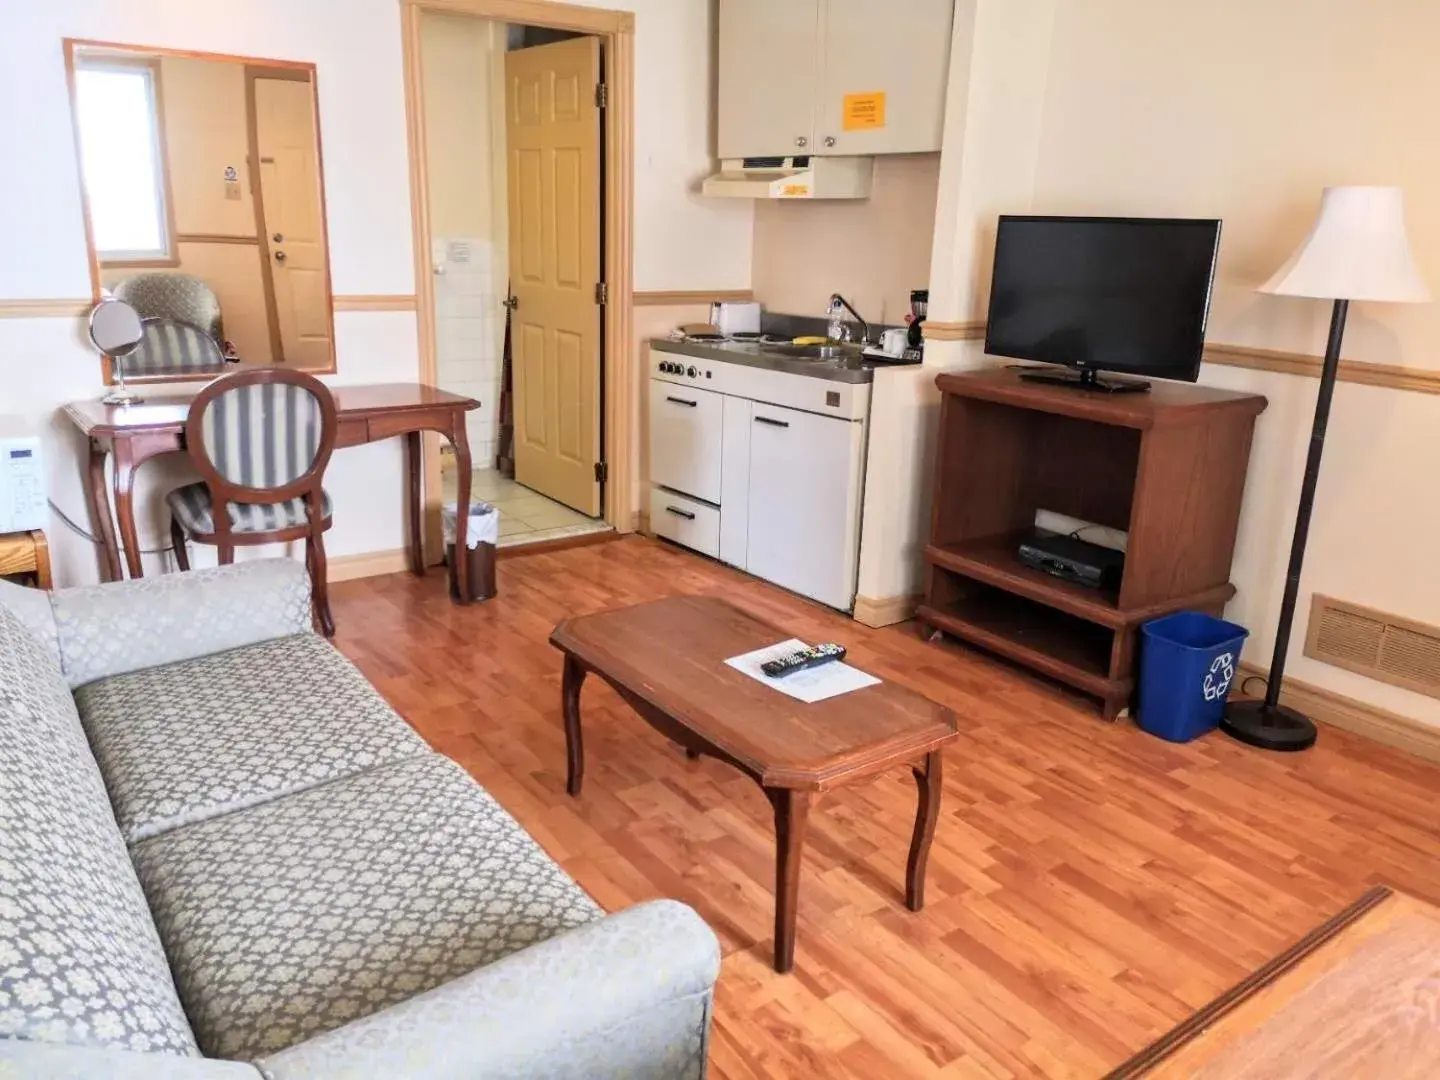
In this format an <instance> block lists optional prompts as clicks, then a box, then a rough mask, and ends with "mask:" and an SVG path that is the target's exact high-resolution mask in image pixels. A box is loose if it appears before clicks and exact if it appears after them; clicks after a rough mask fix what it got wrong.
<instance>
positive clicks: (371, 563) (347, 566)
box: [326, 550, 410, 584]
mask: <svg viewBox="0 0 1440 1080" xmlns="http://www.w3.org/2000/svg"><path fill="white" fill-rule="evenodd" d="M327 569H328V573H327V574H326V580H327V581H329V582H330V583H331V584H334V583H335V582H337V581H354V580H355V579H356V578H367V577H379V576H380V575H381V574H403V573H404V572H405V571H407V570H409V569H410V557H409V555H407V554H406V553H405V551H404V550H400V551H369V552H366V553H364V554H362V555H339V556H336V557H335V558H332V559H329V560H327Z"/></svg>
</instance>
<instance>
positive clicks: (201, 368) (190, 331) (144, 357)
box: [121, 318, 228, 377]
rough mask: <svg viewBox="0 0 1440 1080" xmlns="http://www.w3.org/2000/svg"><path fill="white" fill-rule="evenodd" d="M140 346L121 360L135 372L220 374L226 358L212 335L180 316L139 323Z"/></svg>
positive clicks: (136, 373) (134, 373) (223, 368)
mask: <svg viewBox="0 0 1440 1080" xmlns="http://www.w3.org/2000/svg"><path fill="white" fill-rule="evenodd" d="M140 325H141V334H142V336H141V338H140V345H139V347H138V348H137V349H136V350H135V351H134V352H133V353H131V354H130V355H129V356H127V357H125V358H124V360H123V361H121V362H122V364H123V365H124V370H125V374H126V376H127V377H131V376H136V375H170V374H175V373H188V374H192V375H219V374H221V373H222V372H223V371H225V369H226V364H227V363H228V361H227V360H226V359H225V354H224V353H222V352H221V351H220V346H219V345H218V344H217V343H216V341H215V339H214V338H213V337H211V336H210V335H209V334H207V333H206V332H205V331H204V330H200V329H197V328H196V327H194V326H191V325H190V324H189V323H185V322H181V321H180V320H179V319H168V318H158V319H157V318H150V319H145V320H144V321H143V322H142V323H141V324H140Z"/></svg>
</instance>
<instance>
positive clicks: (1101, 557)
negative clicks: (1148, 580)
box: [1020, 529, 1125, 591]
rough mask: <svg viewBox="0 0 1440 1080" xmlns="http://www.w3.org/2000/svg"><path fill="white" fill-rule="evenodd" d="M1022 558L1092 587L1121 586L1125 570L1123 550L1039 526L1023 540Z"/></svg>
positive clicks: (1061, 576)
mask: <svg viewBox="0 0 1440 1080" xmlns="http://www.w3.org/2000/svg"><path fill="white" fill-rule="evenodd" d="M1020 561H1021V562H1022V563H1024V564H1025V565H1026V566H1030V567H1033V568H1034V569H1036V570H1041V571H1043V572H1044V573H1047V574H1049V575H1051V576H1052V577H1057V578H1060V579H1061V580H1062V581H1073V582H1075V584H1077V585H1085V586H1087V587H1088V588H1091V589H1108V590H1112V591H1114V590H1118V589H1119V588H1120V578H1121V576H1122V575H1123V574H1124V572H1125V553H1124V552H1123V551H1116V550H1115V549H1114V548H1108V547H1104V546H1103V545H1101V544H1092V543H1090V542H1089V541H1087V540H1081V539H1079V538H1078V537H1075V536H1066V535H1064V534H1063V533H1052V532H1046V531H1045V530H1044V529H1036V530H1035V531H1034V532H1033V533H1031V534H1030V535H1029V536H1028V537H1026V538H1025V539H1024V540H1022V541H1021V542H1020Z"/></svg>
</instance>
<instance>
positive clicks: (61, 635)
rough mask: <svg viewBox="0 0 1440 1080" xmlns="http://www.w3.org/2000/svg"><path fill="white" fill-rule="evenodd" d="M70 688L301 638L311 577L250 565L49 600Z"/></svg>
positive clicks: (270, 562)
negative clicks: (179, 662)
mask: <svg viewBox="0 0 1440 1080" xmlns="http://www.w3.org/2000/svg"><path fill="white" fill-rule="evenodd" d="M50 605H51V608H52V610H53V612H54V616H55V634H56V637H57V639H58V641H59V646H60V658H61V663H62V665H63V667H64V669H65V678H66V681H68V682H69V684H70V686H71V687H72V688H73V687H76V686H84V685H85V684H86V683H88V682H94V681H95V680H96V679H103V678H106V677H107V676H110V675H120V674H123V673H124V672H127V671H140V670H142V669H144V668H151V667H156V666H157V665H159V664H172V663H175V662H176V661H178V660H188V659H189V658H191V657H193V656H206V655H209V654H210V653H218V652H224V651H225V650H227V649H238V648H241V647H242V646H245V645H253V644H255V642H257V641H273V640H274V639H275V638H281V637H289V636H291V635H292V634H303V633H306V632H307V631H309V629H310V575H309V574H308V573H307V572H306V570H305V564H304V563H301V562H299V561H297V560H294V559H253V560H250V561H247V562H243V563H233V564H231V565H229V566H212V567H210V568H209V569H208V570H191V571H188V572H186V573H184V574H157V575H155V576H154V577H147V578H138V579H134V580H131V581H114V582H111V583H109V584H107V585H87V586H84V587H82V588H77V589H60V590H58V591H56V592H53V593H51V594H50Z"/></svg>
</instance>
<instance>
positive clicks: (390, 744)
mask: <svg viewBox="0 0 1440 1080" xmlns="http://www.w3.org/2000/svg"><path fill="white" fill-rule="evenodd" d="M75 700H76V702H77V703H78V704H79V706H80V716H81V719H83V720H84V722H85V730H86V733H87V734H88V735H89V736H90V744H91V746H92V747H94V750H95V757H96V759H97V760H98V761H99V763H100V771H101V772H102V773H104V775H105V782H106V784H107V786H108V787H109V788H110V798H111V801H112V802H113V803H114V805H115V817H116V820H117V821H118V822H119V825H120V831H121V833H122V834H123V835H124V836H125V838H126V840H128V841H130V842H131V843H134V842H135V841H136V840H140V839H143V838H145V837H147V836H153V835H155V834H156V833H159V832H163V831H164V830H166V829H173V828H175V827H176V826H177V825H183V824H186V823H189V822H195V821H202V820H204V819H205V818H210V817H215V816H216V815H217V814H224V813H228V812H230V811H232V810H238V809H241V808H243V807H246V806H252V805H254V804H255V803H258V802H264V801H265V800H267V799H273V798H275V797H276V796H277V795H282V794H285V793H286V792H290V791H298V790H300V789H302V788H307V787H312V786H314V785H315V784H320V783H324V782H326V781H328V780H334V779H336V778H338V777H342V776H349V775H351V774H352V773H356V772H360V771H361V770H363V769H369V768H373V767H374V766H376V765H380V764H383V763H385V762H389V761H396V760H399V759H400V758H403V757H408V756H411V755H414V754H420V753H426V752H427V748H426V745H425V741H424V740H423V739H421V738H420V736H419V735H417V734H416V733H415V731H414V730H413V729H412V728H411V727H410V725H409V724H407V723H405V721H404V720H402V719H401V718H400V717H399V716H398V715H397V714H396V713H395V710H393V709H392V708H390V706H389V705H387V704H386V703H385V699H384V698H382V697H381V696H380V695H379V694H378V693H376V692H375V688H374V687H372V686H371V685H370V684H369V683H368V682H366V680H365V676H363V675H361V674H360V672H359V671H357V670H356V668H355V666H354V665H353V664H351V663H350V661H348V660H346V659H345V658H344V657H343V656H341V655H340V654H339V653H338V652H336V651H335V649H334V647H333V646H331V645H330V643H329V642H327V641H325V640H324V639H323V638H321V637H317V636H316V635H314V634H299V635H296V636H294V637H287V638H279V639H277V640H274V641H266V642H262V643H261V644H259V645H250V646H247V647H245V648H242V649H233V650H231V651H230V652H223V653H217V654H215V655H213V656H204V657H201V658H199V659H198V660H185V661H182V662H181V663H178V664H169V665H166V666H165V667H157V668H148V669H146V670H144V671H135V672H131V673H130V674H128V675H117V676H114V677H112V678H109V679H102V680H101V681H99V682H93V683H89V684H88V685H86V686H82V687H81V688H80V689H79V690H77V691H76V692H75Z"/></svg>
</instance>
